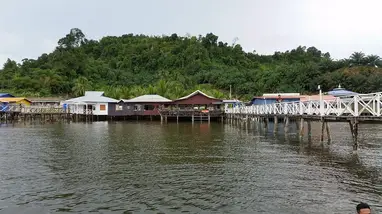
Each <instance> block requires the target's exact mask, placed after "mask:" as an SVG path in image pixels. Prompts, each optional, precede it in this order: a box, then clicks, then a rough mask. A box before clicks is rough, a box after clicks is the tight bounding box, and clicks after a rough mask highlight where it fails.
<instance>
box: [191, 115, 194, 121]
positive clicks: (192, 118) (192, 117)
mask: <svg viewBox="0 0 382 214" xmlns="http://www.w3.org/2000/svg"><path fill="white" fill-rule="evenodd" d="M191 120H192V123H194V113H192V116H191Z"/></svg>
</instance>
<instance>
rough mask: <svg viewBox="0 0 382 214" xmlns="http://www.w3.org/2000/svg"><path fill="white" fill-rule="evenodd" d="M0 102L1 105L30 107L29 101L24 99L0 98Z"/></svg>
mask: <svg viewBox="0 0 382 214" xmlns="http://www.w3.org/2000/svg"><path fill="white" fill-rule="evenodd" d="M0 102H1V103H2V104H16V105H23V106H30V105H31V103H32V102H31V101H30V100H28V99H26V98H24V97H1V98H0Z"/></svg>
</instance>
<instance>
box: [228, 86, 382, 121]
mask: <svg viewBox="0 0 382 214" xmlns="http://www.w3.org/2000/svg"><path fill="white" fill-rule="evenodd" d="M381 98H382V92H377V93H371V94H359V95H353V96H347V97H337V98H335V99H333V100H321V101H320V100H309V101H300V102H299V101H298V102H285V103H284V102H282V103H272V104H264V105H252V106H241V107H235V108H227V109H226V110H225V113H226V114H248V115H267V114H284V115H320V116H328V115H332V116H355V117H357V116H363V115H364V116H375V117H380V116H381V113H382V112H381V106H382V102H381Z"/></svg>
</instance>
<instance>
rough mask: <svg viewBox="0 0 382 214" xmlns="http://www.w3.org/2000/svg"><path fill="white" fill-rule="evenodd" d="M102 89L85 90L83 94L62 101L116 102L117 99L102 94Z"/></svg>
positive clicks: (74, 102) (73, 102)
mask: <svg viewBox="0 0 382 214" xmlns="http://www.w3.org/2000/svg"><path fill="white" fill-rule="evenodd" d="M103 94H104V92H103V91H86V92H85V96H82V97H76V98H72V99H69V100H65V101H64V103H70V104H86V103H117V102H118V100H116V99H113V98H110V97H105V96H103Z"/></svg>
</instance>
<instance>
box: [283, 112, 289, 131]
mask: <svg viewBox="0 0 382 214" xmlns="http://www.w3.org/2000/svg"><path fill="white" fill-rule="evenodd" d="M284 121H285V123H284V131H285V133H288V131H289V117H288V116H285V118H284Z"/></svg>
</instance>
